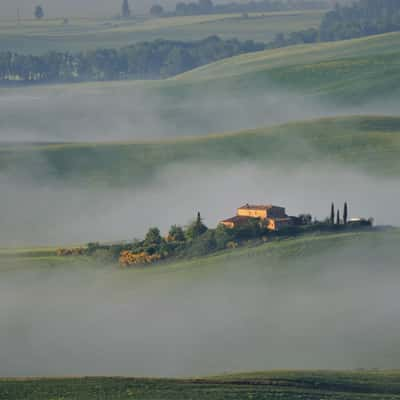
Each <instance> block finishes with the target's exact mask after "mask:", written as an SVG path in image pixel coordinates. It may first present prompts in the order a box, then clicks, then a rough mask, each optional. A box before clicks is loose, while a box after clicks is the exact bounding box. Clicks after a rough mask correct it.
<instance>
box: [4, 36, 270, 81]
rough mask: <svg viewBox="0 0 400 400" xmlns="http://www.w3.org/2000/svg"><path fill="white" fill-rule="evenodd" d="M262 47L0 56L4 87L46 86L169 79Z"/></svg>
mask: <svg viewBox="0 0 400 400" xmlns="http://www.w3.org/2000/svg"><path fill="white" fill-rule="evenodd" d="M264 48H265V45H264V44H263V43H256V42H253V41H245V42H241V41H239V40H237V39H230V40H222V39H220V38H219V37H217V36H210V37H208V38H207V39H204V40H200V41H195V42H179V41H168V40H155V41H153V42H143V43H137V44H134V45H132V46H128V47H124V48H121V49H98V50H93V51H87V52H82V53H79V54H70V53H68V52H67V53H61V52H54V51H52V52H49V53H47V54H44V55H41V56H34V55H22V54H15V53H12V52H2V53H0V82H3V84H4V83H6V82H23V83H35V82H37V83H47V82H80V81H103V80H121V79H158V78H166V77H170V76H173V75H177V74H179V73H182V72H185V71H188V70H190V69H193V68H196V67H199V66H201V65H204V64H208V63H211V62H213V61H217V60H220V59H223V58H226V57H232V56H235V55H238V54H242V53H249V52H254V51H259V50H263V49H264Z"/></svg>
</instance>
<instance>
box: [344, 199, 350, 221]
mask: <svg viewBox="0 0 400 400" xmlns="http://www.w3.org/2000/svg"><path fill="white" fill-rule="evenodd" d="M348 217H349V210H348V206H347V201H346V202H345V203H344V208H343V223H344V224H345V225H346V224H347V218H348Z"/></svg>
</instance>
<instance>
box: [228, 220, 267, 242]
mask: <svg viewBox="0 0 400 400" xmlns="http://www.w3.org/2000/svg"><path fill="white" fill-rule="evenodd" d="M232 232H233V237H234V239H235V240H238V241H241V240H248V239H255V238H258V237H260V236H261V235H263V234H264V233H266V229H265V228H262V227H261V224H260V220H259V219H257V218H252V219H249V221H248V222H247V223H245V224H242V225H239V226H238V227H236V228H234V229H232Z"/></svg>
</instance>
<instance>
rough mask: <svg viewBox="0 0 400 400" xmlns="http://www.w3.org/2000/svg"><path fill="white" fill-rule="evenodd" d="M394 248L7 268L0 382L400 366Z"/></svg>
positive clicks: (356, 246) (383, 241)
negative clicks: (127, 265) (132, 266)
mask: <svg viewBox="0 0 400 400" xmlns="http://www.w3.org/2000/svg"><path fill="white" fill-rule="evenodd" d="M332 243H335V242H332ZM397 243H398V241H397V239H396V240H394V239H393V238H391V237H390V236H389V237H387V238H385V236H381V237H380V240H377V239H376V237H375V236H374V237H371V238H370V239H368V238H367V239H364V240H359V241H357V240H356V241H354V240H349V241H346V240H345V241H344V242H340V241H339V242H338V243H336V245H334V246H331V248H328V249H325V251H322V252H318V251H317V252H316V251H315V250H314V251H313V250H312V248H311V249H309V253H308V254H307V252H306V253H303V254H302V255H301V257H298V256H296V254H297V253H296V252H295V253H294V254H293V255H290V251H289V252H288V255H279V254H278V255H274V253H272V254H271V255H266V256H262V255H260V256H259V257H249V256H246V255H244V256H241V257H230V258H229V259H223V260H222V261H218V260H217V259H216V260H214V261H212V262H211V263H210V264H207V263H205V264H201V263H199V264H197V263H196V262H195V263H194V264H193V263H192V264H190V265H189V264H183V265H182V266H181V267H178V268H174V269H171V270H169V269H168V267H159V268H155V269H153V270H151V269H150V270H147V271H146V270H125V271H123V270H118V269H116V268H115V267H113V266H109V267H103V268H101V267H97V268H91V267H88V266H87V265H86V266H85V265H76V266H72V265H70V266H69V267H68V268H57V267H55V268H54V267H47V268H46V267H40V266H36V267H35V266H32V265H31V266H30V267H25V268H24V267H19V268H16V267H15V265H13V266H10V268H8V266H7V261H6V262H5V264H4V262H3V263H2V265H1V270H2V272H1V279H0V358H1V359H2V360H7V362H2V363H1V364H0V375H1V376H32V375H35V376H36V375H52V376H60V375H69V376H71V375H74V376H75V375H129V376H198V375H207V374H216V373H221V372H224V371H225V372H227V371H243V370H267V369H280V368H290V369H296V368H297V369H306V368H324V369H325V368H337V369H339V368H340V369H343V368H399V367H400V354H399V352H398V348H399V344H400V343H399V337H398V334H397V332H398V330H399V329H400V315H399V309H398V307H397V304H398V281H399V279H400V270H399V268H398V256H399V249H398V245H397Z"/></svg>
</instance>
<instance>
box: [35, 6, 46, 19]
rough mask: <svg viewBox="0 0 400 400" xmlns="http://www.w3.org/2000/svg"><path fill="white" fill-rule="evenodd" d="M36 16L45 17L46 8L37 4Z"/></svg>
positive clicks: (37, 17)
mask: <svg viewBox="0 0 400 400" xmlns="http://www.w3.org/2000/svg"><path fill="white" fill-rule="evenodd" d="M34 14H35V18H36V19H42V18H43V17H44V10H43V7H42V6H36V7H35V12H34Z"/></svg>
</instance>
